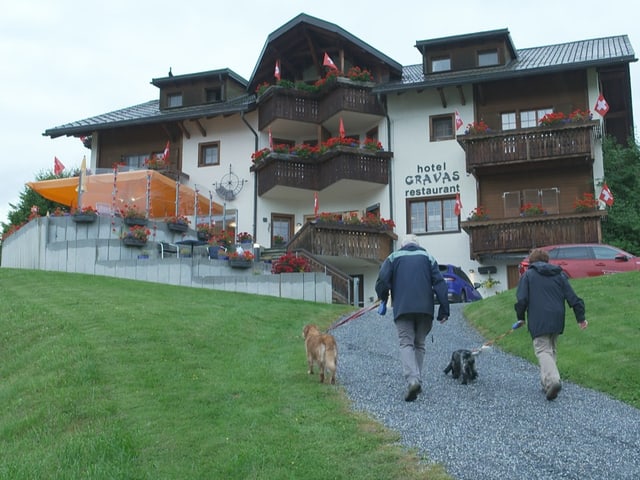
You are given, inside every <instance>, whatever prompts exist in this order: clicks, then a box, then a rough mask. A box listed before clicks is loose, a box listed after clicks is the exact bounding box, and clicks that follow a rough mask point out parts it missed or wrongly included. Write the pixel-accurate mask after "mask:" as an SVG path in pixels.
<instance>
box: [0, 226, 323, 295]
mask: <svg viewBox="0 0 640 480" xmlns="http://www.w3.org/2000/svg"><path fill="white" fill-rule="evenodd" d="M121 222H122V220H121V219H120V218H111V217H109V216H99V217H98V219H97V220H96V222H94V223H90V224H80V223H75V222H73V220H72V219H71V217H69V216H64V217H41V218H37V219H34V220H32V221H31V222H29V223H28V224H27V225H25V226H24V227H22V228H21V229H20V230H18V231H17V232H15V233H14V234H12V235H11V236H10V237H9V238H7V239H6V240H5V241H4V242H3V244H2V265H1V266H2V267H4V268H24V269H33V270H51V271H60V272H69V273H86V274H92V275H103V276H108V277H117V278H127V279H132V280H141V281H147V282H154V283H166V284H170V285H180V286H186V287H196V288H210V289H214V290H225V291H229V292H244V293H252V294H257V295H269V296H274V297H282V298H291V299H298V300H306V301H311V302H320V303H331V301H332V295H331V293H332V280H331V277H330V276H329V275H326V274H324V273H316V272H313V273H287V274H279V275H272V274H271V265H270V264H268V263H264V262H254V264H253V266H252V267H251V268H248V269H237V268H231V267H230V266H229V262H228V261H227V260H217V259H209V258H208V256H207V255H206V247H195V249H194V255H193V256H186V255H187V254H188V253H190V252H191V249H190V247H184V248H183V249H182V255H181V256H180V258H177V257H175V256H172V257H170V258H167V257H165V258H161V257H160V254H159V249H158V242H161V241H165V242H170V243H175V242H176V241H179V240H181V239H182V238H183V236H182V234H175V233H173V232H170V231H169V230H168V229H167V227H166V225H165V224H164V223H163V222H157V223H155V222H150V223H149V230H151V231H152V232H154V233H152V235H151V236H150V239H149V241H148V242H147V245H146V246H145V247H144V248H136V247H127V246H124V245H123V244H122V241H121V240H120V238H119V234H120V231H121V228H123V226H122V224H121ZM186 238H195V232H194V231H193V230H190V231H189V232H187V234H186ZM142 254H145V255H147V256H148V258H140V257H139V256H141V255H142Z"/></svg>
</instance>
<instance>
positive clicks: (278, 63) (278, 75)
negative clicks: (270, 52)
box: [273, 60, 280, 81]
mask: <svg viewBox="0 0 640 480" xmlns="http://www.w3.org/2000/svg"><path fill="white" fill-rule="evenodd" d="M273 76H274V77H276V80H278V81H280V60H276V68H275V69H274V70H273Z"/></svg>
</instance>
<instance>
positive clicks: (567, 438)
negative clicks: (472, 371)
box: [331, 305, 640, 480]
mask: <svg viewBox="0 0 640 480" xmlns="http://www.w3.org/2000/svg"><path fill="white" fill-rule="evenodd" d="M392 319H393V312H392V311H388V312H387V315H386V316H384V317H381V316H379V315H378V314H377V313H376V311H375V309H374V310H372V311H371V312H368V313H366V314H364V315H362V316H361V317H359V318H357V319H355V320H352V321H350V322H348V323H346V324H345V325H342V326H340V327H338V328H336V329H335V330H333V331H332V332H331V333H333V334H334V336H335V337H336V339H337V341H338V347H339V355H340V357H339V366H338V382H339V383H340V384H341V385H342V386H343V387H344V388H345V389H346V392H347V394H348V396H349V397H350V399H351V400H352V402H353V407H354V409H356V410H359V411H364V412H368V413H369V414H371V415H372V416H373V417H374V418H375V419H377V420H378V421H380V422H381V423H382V424H384V425H385V426H387V427H389V428H390V429H392V430H395V431H397V432H400V434H401V437H402V438H401V443H402V444H403V445H404V446H406V447H407V448H415V449H417V450H418V451H419V452H420V453H422V454H425V455H426V456H428V457H429V459H431V460H432V461H434V462H437V463H440V464H442V465H444V466H445V468H446V469H447V471H448V472H449V473H450V474H451V475H452V476H453V477H454V478H456V479H459V480H466V479H469V480H481V479H491V480H495V479H527V480H533V479H545V480H546V479H554V480H555V479H576V480H578V479H580V480H588V479H594V480H595V479H597V480H601V479H607V480H621V479H634V480H635V479H638V478H640V410H638V409H635V408H632V407H630V406H627V405H625V404H624V403H621V402H619V401H617V400H613V399H611V398H610V397H608V396H606V395H603V394H601V393H598V392H595V391H592V390H589V389H586V388H583V387H580V386H577V385H574V384H571V383H568V382H563V388H562V391H561V392H560V395H559V396H558V398H557V399H556V400H554V401H551V402H550V401H547V400H546V398H545V396H544V394H543V393H542V389H541V387H540V381H539V377H538V368H537V365H532V364H530V363H528V362H526V361H525V360H522V359H520V358H517V357H514V356H512V355H508V354H506V353H504V352H502V351H501V350H500V349H499V347H494V348H492V349H489V350H485V351H483V352H482V353H481V354H480V355H479V356H478V357H476V366H477V368H478V379H477V380H476V381H475V382H473V383H471V384H469V385H462V384H461V383H460V381H459V380H453V379H452V378H451V375H445V374H444V373H443V369H444V368H445V367H446V366H447V364H448V363H449V359H450V357H451V353H452V352H453V351H454V350H457V349H459V348H468V349H473V348H478V347H480V345H482V344H483V343H484V342H485V341H486V339H484V338H482V337H481V336H480V335H479V334H478V333H477V332H476V331H475V330H474V329H473V328H471V327H470V326H469V325H468V324H467V322H466V321H465V320H464V318H463V315H462V305H451V317H450V319H449V321H448V322H447V323H445V324H444V325H441V324H440V323H438V322H435V321H434V326H433V329H432V330H431V333H430V334H429V336H428V337H427V355H426V358H425V370H426V374H423V393H422V394H421V395H420V396H419V397H418V399H417V400H416V401H415V402H412V403H411V402H405V401H404V400H403V393H404V381H403V379H402V375H401V367H400V360H399V355H398V342H397V336H396V330H395V326H394V325H393V320H392ZM567 327H568V328H567V329H566V331H565V333H564V335H578V334H579V333H580V332H579V329H578V328H577V326H574V325H568V326H567ZM572 327H575V328H573V329H572ZM508 328H509V326H508V325H506V326H505V331H506V329H508ZM590 328H593V326H591V327H590ZM513 335H527V336H528V335H529V333H528V332H527V331H526V330H525V329H524V328H523V329H521V330H517V331H516V332H514V333H513ZM559 355H562V337H561V338H560V346H559ZM561 373H562V372H561Z"/></svg>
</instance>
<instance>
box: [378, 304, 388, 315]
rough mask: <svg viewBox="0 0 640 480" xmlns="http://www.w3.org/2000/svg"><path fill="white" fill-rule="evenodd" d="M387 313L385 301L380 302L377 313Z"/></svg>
mask: <svg viewBox="0 0 640 480" xmlns="http://www.w3.org/2000/svg"><path fill="white" fill-rule="evenodd" d="M385 313H387V302H381V303H380V306H379V307H378V315H384V314H385Z"/></svg>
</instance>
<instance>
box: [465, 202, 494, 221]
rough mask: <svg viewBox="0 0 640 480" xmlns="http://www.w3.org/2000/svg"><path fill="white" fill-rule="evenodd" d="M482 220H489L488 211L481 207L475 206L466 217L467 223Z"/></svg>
mask: <svg viewBox="0 0 640 480" xmlns="http://www.w3.org/2000/svg"><path fill="white" fill-rule="evenodd" d="M482 220H489V210H487V209H486V208H484V207H483V206H482V205H479V206H477V207H476V208H474V209H473V210H471V213H470V214H469V216H468V217H467V221H469V222H479V221H482Z"/></svg>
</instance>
